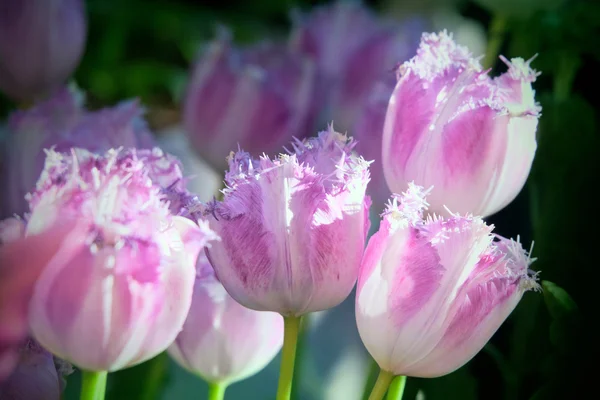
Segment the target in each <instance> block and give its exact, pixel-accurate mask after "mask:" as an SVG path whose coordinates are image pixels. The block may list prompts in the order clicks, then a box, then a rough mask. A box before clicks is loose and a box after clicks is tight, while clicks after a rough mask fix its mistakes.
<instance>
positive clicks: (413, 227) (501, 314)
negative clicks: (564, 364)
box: [356, 183, 539, 378]
mask: <svg viewBox="0 0 600 400" xmlns="http://www.w3.org/2000/svg"><path fill="white" fill-rule="evenodd" d="M425 195H426V193H425V192H424V191H423V188H421V187H419V186H416V185H414V184H412V183H410V184H409V188H408V191H407V192H406V193H404V195H402V196H397V195H394V196H392V200H391V201H390V202H389V204H388V206H387V209H386V211H385V212H384V214H383V218H382V221H381V226H380V229H379V231H378V232H377V233H376V234H375V235H373V236H372V237H371V239H370V240H369V244H368V246H367V249H366V251H365V255H364V258H363V261H362V265H361V270H360V275H359V278H358V286H357V295H356V322H357V324H358V331H359V333H360V337H361V339H362V341H363V343H364V344H365V346H366V348H367V350H368V351H369V353H370V354H371V356H373V358H374V359H375V361H377V363H378V364H379V366H380V367H381V369H382V370H385V371H388V372H391V373H392V374H394V375H408V376H416V377H425V378H431V377H436V376H441V375H445V374H449V373H450V372H452V371H454V370H456V369H457V368H459V367H461V366H462V365H464V364H465V363H466V362H467V361H469V360H470V359H471V358H472V357H473V356H474V355H475V354H477V352H479V351H480V350H481V349H482V348H483V346H484V345H485V343H486V342H487V341H488V340H489V339H490V337H491V336H492V335H493V334H494V332H495V331H496V330H497V329H498V328H499V327H500V325H501V324H502V322H504V320H505V319H506V318H507V317H508V315H509V314H510V313H511V312H512V310H513V309H514V308H515V307H516V305H517V304H518V302H519V300H520V299H521V297H522V295H523V293H524V292H525V291H527V290H530V289H538V288H539V285H538V284H537V282H536V279H537V278H536V276H535V275H534V276H530V272H529V271H530V270H529V269H528V266H529V264H530V263H531V259H530V258H529V256H528V254H527V253H526V252H525V251H524V250H523V248H522V247H521V244H520V243H518V242H514V241H512V240H508V239H505V238H502V237H499V236H496V237H494V236H493V235H492V234H491V231H492V229H493V227H492V226H488V225H486V224H485V222H484V221H483V220H482V219H481V218H479V217H472V216H465V217H463V216H459V215H455V214H452V216H451V217H449V218H445V219H444V218H439V217H432V218H428V219H426V220H424V219H423V211H424V209H425V208H426V206H427V203H426V202H425Z"/></svg>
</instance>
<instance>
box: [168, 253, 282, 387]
mask: <svg viewBox="0 0 600 400" xmlns="http://www.w3.org/2000/svg"><path fill="white" fill-rule="evenodd" d="M196 268H197V270H196V282H195V284H194V296H193V298H192V306H191V308H190V312H189V314H188V316H187V319H186V321H185V324H184V325H183V330H182V331H181V332H180V333H179V335H178V336H177V339H175V342H174V343H173V344H172V345H171V347H169V354H170V355H171V356H172V357H173V358H174V359H175V360H176V361H177V362H178V363H179V364H181V365H182V366H183V367H184V368H186V369H188V370H189V371H191V372H193V373H194V374H198V375H200V376H201V377H202V378H204V379H205V380H207V381H208V382H220V383H231V382H235V381H239V380H242V379H245V378H247V377H249V376H251V375H254V374H255V373H257V372H259V371H260V370H262V369H263V368H264V367H265V366H266V365H267V364H268V363H269V362H270V361H271V360H272V359H273V357H275V355H276V354H277V353H278V352H279V350H280V349H281V346H282V345H283V318H282V317H281V315H279V314H276V313H272V312H264V311H254V310H250V309H248V308H246V307H244V306H242V305H240V304H239V303H237V302H236V301H235V300H233V298H231V296H229V295H228V294H227V292H226V291H225V288H223V285H221V283H220V282H219V281H218V280H217V278H216V277H215V274H214V271H213V268H212V267H211V265H210V264H209V262H208V260H207V259H206V256H205V255H204V254H203V253H202V254H201V255H200V257H198V264H197V266H196Z"/></svg>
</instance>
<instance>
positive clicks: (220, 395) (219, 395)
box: [208, 382, 227, 400]
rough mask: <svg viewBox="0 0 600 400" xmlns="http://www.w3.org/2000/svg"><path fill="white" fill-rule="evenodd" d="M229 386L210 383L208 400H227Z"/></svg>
mask: <svg viewBox="0 0 600 400" xmlns="http://www.w3.org/2000/svg"><path fill="white" fill-rule="evenodd" d="M225 389H227V384H226V383H224V382H209V383H208V400H223V399H224V398H225Z"/></svg>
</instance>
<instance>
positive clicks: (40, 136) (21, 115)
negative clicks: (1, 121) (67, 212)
mask: <svg viewBox="0 0 600 400" xmlns="http://www.w3.org/2000/svg"><path fill="white" fill-rule="evenodd" d="M83 100H84V99H83V93H81V92H78V91H77V90H76V89H74V88H69V89H67V88H64V89H62V90H60V91H58V92H57V93H56V94H55V95H54V96H53V97H52V98H51V99H49V100H47V101H44V102H41V103H39V104H37V105H35V106H34V107H33V108H31V109H29V110H26V111H17V112H15V113H13V114H12V115H11V116H10V117H9V121H8V127H7V140H6V142H5V143H4V149H3V153H4V160H5V163H4V169H3V171H2V172H3V174H2V188H3V190H2V197H3V202H2V203H3V207H4V210H3V212H2V214H3V215H6V216H10V215H12V214H17V215H23V213H24V212H25V211H26V210H27V202H26V201H25V195H26V194H27V193H29V192H30V191H32V190H33V189H34V188H35V183H36V181H37V179H38V177H39V175H40V173H41V172H42V169H43V166H44V159H45V154H44V149H48V148H51V147H54V148H55V149H56V150H59V151H66V150H68V149H70V148H71V147H81V148H85V149H88V150H90V151H95V152H104V151H106V150H108V149H110V148H113V147H119V146H123V147H137V148H151V147H152V146H153V140H152V136H151V134H150V132H149V131H148V129H147V127H146V124H145V122H144V121H143V119H142V113H143V110H142V109H141V108H140V107H139V105H138V103H137V102H135V101H127V102H123V103H120V104H118V105H116V106H115V107H113V108H107V109H102V110H99V111H94V112H90V111H87V110H86V109H85V108H84V107H83Z"/></svg>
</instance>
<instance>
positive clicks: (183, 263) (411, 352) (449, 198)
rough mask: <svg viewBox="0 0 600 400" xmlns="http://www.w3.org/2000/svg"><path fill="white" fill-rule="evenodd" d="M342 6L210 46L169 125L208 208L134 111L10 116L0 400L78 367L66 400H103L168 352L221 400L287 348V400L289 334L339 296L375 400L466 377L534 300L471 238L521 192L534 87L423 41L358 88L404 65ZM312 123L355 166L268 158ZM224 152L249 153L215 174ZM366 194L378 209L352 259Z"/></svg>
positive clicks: (522, 255)
mask: <svg viewBox="0 0 600 400" xmlns="http://www.w3.org/2000/svg"><path fill="white" fill-rule="evenodd" d="M345 4H346V3H337V4H335V5H333V6H330V7H328V8H323V9H319V10H317V11H316V12H315V13H313V14H312V15H310V16H308V17H302V18H299V19H298V21H297V24H298V26H297V29H296V31H295V34H294V35H293V40H292V44H293V46H291V47H290V48H286V49H283V48H281V47H279V45H277V44H273V45H272V44H268V45H264V44H263V45H261V46H258V47H256V48H252V49H250V50H244V51H241V50H240V51H233V50H231V46H232V45H231V43H230V39H229V36H228V34H227V33H224V32H221V33H220V34H219V37H218V39H217V40H216V41H215V42H214V43H213V44H212V45H210V46H209V47H208V48H207V49H206V51H205V52H204V53H203V54H202V56H201V58H200V60H199V62H198V64H197V65H196V66H195V69H194V73H193V77H192V79H191V81H190V88H189V90H188V96H187V100H186V104H185V110H184V111H185V112H184V118H185V122H186V125H187V126H188V133H189V137H190V139H191V142H192V143H193V144H194V146H195V147H196V148H198V149H199V151H200V154H201V155H202V156H203V157H204V158H205V159H206V160H208V161H209V162H210V163H212V164H213V165H214V166H215V167H217V168H219V167H220V166H221V164H222V163H221V160H225V159H226V160H227V163H228V168H227V171H226V172H225V174H224V181H225V188H224V189H223V190H222V197H221V199H220V200H218V201H217V200H213V201H211V202H207V203H204V202H201V201H200V200H199V199H198V198H197V196H195V195H194V194H193V193H190V192H189V191H188V190H187V189H186V183H187V179H186V177H185V176H184V174H183V171H182V166H181V163H180V161H179V160H177V159H176V158H175V157H173V156H171V155H169V154H166V153H165V152H164V151H163V150H161V149H160V148H159V147H157V146H156V145H155V143H154V139H153V137H152V135H151V133H150V132H149V130H148V127H147V126H146V124H145V123H144V122H143V119H142V110H141V109H140V107H139V106H138V104H137V103H136V102H125V103H122V104H119V105H117V106H115V107H113V108H110V109H104V110H99V111H90V110H87V109H86V108H85V107H84V104H83V103H84V101H83V96H82V94H81V93H80V92H79V91H78V90H77V89H75V88H73V87H70V88H63V89H59V90H58V91H55V92H54V93H55V94H54V95H53V96H52V97H51V98H50V99H48V100H45V101H41V102H38V103H36V104H35V105H34V106H33V107H32V108H30V109H28V110H24V111H18V112H15V113H14V114H13V115H11V117H10V119H9V121H8V124H7V131H8V138H7V141H6V146H5V149H6V150H7V151H6V152H5V155H6V157H5V158H4V163H3V169H2V178H3V188H5V189H4V190H3V193H2V194H3V199H2V200H3V203H2V205H3V213H4V215H5V216H8V215H14V214H17V215H18V216H15V217H10V218H8V219H6V220H4V221H3V222H2V223H1V224H0V261H1V264H2V265H1V268H0V322H1V325H0V395H2V396H7V398H23V399H49V400H54V399H59V398H60V395H61V391H62V387H63V386H64V383H63V381H62V379H63V375H65V374H67V373H68V372H69V371H71V367H70V364H73V365H74V366H75V367H77V368H80V369H81V370H82V371H84V372H83V384H82V398H93V399H101V398H103V396H104V390H105V389H104V387H105V384H106V376H107V373H108V372H113V371H117V370H120V369H123V368H126V367H129V366H132V365H136V364H139V363H141V362H143V361H145V360H148V359H150V358H152V357H154V356H156V355H157V354H159V353H161V352H163V351H165V350H167V351H168V353H169V354H170V355H171V356H172V357H173V359H174V360H176V362H178V363H179V364H180V365H182V366H183V367H184V368H186V369H188V370H189V371H191V372H193V373H195V374H197V375H199V376H201V377H202V378H204V379H205V380H206V381H208V382H209V383H210V391H211V396H212V397H211V398H213V399H218V398H222V396H223V393H224V391H225V388H226V386H227V385H228V384H230V383H232V382H235V381H239V380H241V379H244V378H246V377H248V376H250V375H253V374H254V373H256V372H258V371H259V370H261V369H262V368H263V367H264V366H266V365H267V364H268V363H269V362H270V361H271V360H272V359H273V358H274V357H275V355H276V354H277V353H279V351H280V350H281V349H282V347H283V356H282V361H281V373H280V379H279V387H278V390H277V399H278V400H284V399H289V398H290V393H291V387H292V377H293V370H294V360H295V353H296V341H297V337H298V333H299V324H300V321H301V319H302V317H303V316H305V315H306V314H309V313H312V312H316V311H321V310H326V309H329V308H332V307H335V306H337V305H339V304H340V303H341V302H342V301H343V300H344V299H346V298H347V297H348V296H349V295H350V292H351V291H352V289H353V288H354V287H355V285H356V303H355V306H356V308H355V310H356V322H357V326H358V331H359V333H360V337H361V339H362V341H363V343H364V345H365V347H366V348H367V350H368V352H369V353H370V355H371V356H372V357H373V359H374V360H375V361H376V362H377V364H378V365H379V367H380V368H381V373H380V375H379V378H378V380H377V382H376V384H375V385H374V387H373V390H372V393H371V399H372V400H377V399H381V398H382V397H383V395H384V394H385V392H386V391H387V389H388V386H389V385H390V382H391V381H392V379H393V378H394V377H400V378H398V379H404V377H405V376H414V377H437V376H441V375H445V374H448V373H450V372H452V371H454V370H456V369H457V368H459V367H461V366H462V365H464V364H465V363H466V362H468V361H469V360H470V359H471V358H472V357H473V356H474V355H475V354H476V353H477V352H479V351H480V350H481V349H482V348H483V346H484V345H485V343H486V342H487V341H488V340H489V339H490V337H491V336H492V335H493V334H494V332H495V331H496V330H497V329H498V328H499V326H500V325H501V324H502V323H503V321H504V320H505V319H506V318H507V317H508V315H509V314H510V313H511V312H512V310H513V309H514V308H515V307H516V305H517V304H518V302H519V300H520V299H521V297H522V295H523V294H524V292H525V291H527V290H531V289H534V290H535V289H537V288H538V284H537V282H536V280H537V278H536V274H535V273H533V272H532V271H531V270H530V269H529V264H530V263H531V259H530V257H529V255H528V253H527V252H526V251H525V250H524V249H523V248H522V246H521V244H520V243H519V242H518V241H513V240H509V239H505V238H503V237H500V236H497V235H494V234H493V233H492V229H493V227H492V226H490V225H488V224H486V223H485V222H484V221H483V219H482V218H483V217H486V216H489V215H491V214H492V213H495V212H497V211H498V210H500V209H502V208H503V207H505V206H506V205H507V204H509V203H510V202H511V201H512V200H513V199H514V198H515V197H516V195H517V194H518V192H519V191H520V190H521V188H522V187H523V185H524V183H525V180H526V179H527V176H528V174H529V170H530V167H531V164H532V161H533V157H534V153H535V149H536V140H535V132H536V127H537V122H538V118H539V115H540V108H539V106H538V105H537V104H536V102H535V100H534V92H533V90H532V86H531V84H532V82H533V81H534V80H535V78H536V76H537V73H536V72H535V71H533V70H532V69H531V68H530V66H529V62H525V61H524V60H522V59H513V60H511V61H508V60H506V59H503V61H504V62H505V63H506V64H507V66H508V71H507V72H506V73H504V74H502V75H500V76H499V77H497V78H493V79H492V78H490V77H489V76H488V73H487V71H485V70H483V69H482V67H481V66H480V64H479V62H478V61H477V60H476V59H475V58H473V57H472V55H471V54H470V53H469V51H468V50H467V49H466V48H465V47H462V46H460V45H458V44H456V43H455V42H454V40H453V39H452V37H451V36H450V35H449V34H447V33H446V32H441V33H439V34H423V35H422V37H421V42H420V44H419V46H418V49H417V50H416V56H414V57H413V58H411V59H410V60H408V61H406V62H404V63H402V64H401V65H400V66H399V67H398V68H397V80H395V82H393V83H390V82H388V80H389V79H388V78H389V77H388V76H387V75H385V73H379V72H377V71H378V68H379V67H380V66H381V65H382V64H385V63H386V62H387V61H386V60H392V59H395V60H396V61H397V60H403V59H405V58H404V57H407V56H405V55H398V54H395V53H393V52H391V50H390V49H391V48H394V49H397V48H398V46H397V45H398V43H397V40H399V39H398V38H399V37H405V36H402V35H399V34H398V33H399V32H398V31H397V30H394V29H392V27H391V26H388V25H383V24H379V23H376V22H375V21H374V17H373V16H372V15H371V14H369V13H366V12H365V11H364V9H362V8H361V7H357V6H356V5H351V6H348V5H345ZM332 13H333V14H334V15H335V18H337V19H336V25H335V29H340V30H341V31H344V28H345V29H346V30H350V31H352V33H354V34H356V36H360V38H358V37H356V38H354V37H347V38H346V40H347V41H348V42H349V43H350V44H351V46H348V47H346V48H345V49H346V50H347V52H346V53H343V54H342V57H344V61H342V62H341V61H340V59H338V58H337V57H338V56H336V57H335V58H332V57H333V55H334V54H339V52H333V51H332V49H330V48H328V46H330V45H331V43H328V42H327V41H323V40H322V38H323V37H329V36H330V35H329V34H331V33H332V32H329V31H328V32H326V33H324V32H322V31H323V30H331V29H333V28H332V27H331V26H330V25H331V24H330V21H331V20H330V18H332V16H331V14H332ZM346 25H347V26H346ZM340 26H341V28H340ZM357 26H358V27H360V29H358V28H356V27H357ZM352 27H353V28H352ZM336 33H337V34H338V35H341V34H342V33H341V32H336ZM332 42H335V38H334V39H332ZM400 47H402V48H403V49H406V48H407V46H400ZM73 54H74V56H75V58H77V57H78V52H77V51H75V52H74V53H73ZM300 54H304V55H305V56H306V55H307V54H308V55H312V58H311V57H308V56H306V57H304V56H303V57H300ZM365 56H368V60H369V62H368V68H362V65H363V64H362V60H361V58H362V57H365ZM353 60H355V61H353ZM75 63H76V62H73V61H72V62H71V63H65V64H64V65H67V66H69V65H72V64H75ZM358 65H360V66H361V68H358V69H357V66H358ZM259 66H260V67H259ZM68 68H71V67H68ZM66 75H68V73H67V74H66ZM66 75H65V76H66ZM380 75H381V76H380ZM18 84H19V82H16V83H15V82H13V85H12V86H10V87H11V89H13V88H15V87H17V86H18ZM0 87H3V88H6V87H9V86H7V85H0ZM13 91H14V92H19V93H24V92H23V91H22V90H17V89H14V90H13ZM358 92H360V93H358ZM367 92H369V93H370V95H369V94H368V93H367ZM368 97H370V101H365V100H364V99H365V98H368ZM341 103H344V105H343V106H341V105H340V104H341ZM321 109H330V110H335V111H332V112H333V115H337V116H338V117H339V119H340V121H341V122H340V124H341V125H342V126H348V127H349V129H350V130H352V129H356V136H357V137H358V138H359V139H361V140H362V141H364V142H365V145H364V146H363V147H361V146H360V143H357V142H356V141H354V140H353V139H352V138H349V137H348V136H347V135H345V134H340V133H338V132H336V131H335V130H334V128H333V125H330V126H329V127H328V129H326V130H324V131H322V132H320V133H318V135H317V136H314V137H308V138H305V139H295V140H292V141H291V144H290V145H289V147H288V149H287V150H286V151H285V152H283V153H281V154H279V155H276V156H269V155H268V153H269V151H270V150H272V149H275V148H280V146H282V145H283V144H285V143H287V142H289V141H290V138H291V137H292V136H298V137H302V136H305V134H303V132H304V133H305V132H307V131H308V130H310V129H312V125H313V123H314V120H315V119H316V118H318V114H319V112H321ZM358 111H360V112H358ZM336 113H339V114H336ZM357 115H358V118H356V116H357ZM336 124H337V120H336ZM234 143H241V146H240V147H242V148H244V149H245V150H246V151H249V152H246V151H244V150H241V149H238V151H237V152H231V153H229V156H228V157H225V156H226V155H227V153H228V152H229V151H230V150H231V149H232V148H235V146H234ZM363 148H364V151H363V150H362V149H363ZM263 150H265V151H266V152H267V153H266V154H264V153H263V155H262V156H260V157H257V154H258V153H259V152H260V151H263ZM360 154H363V155H364V156H365V157H366V158H363V156H361V155H360ZM372 160H375V161H372ZM373 162H374V163H375V164H373ZM373 165H376V166H377V167H376V168H373V169H372V170H371V171H370V168H371V167H372V166H373ZM371 179H373V181H374V182H376V183H377V184H376V185H375V187H374V189H372V188H371V185H370V184H369V182H370V181H371ZM388 187H389V190H390V191H391V192H393V193H396V194H393V195H391V198H390V199H389V200H388V202H387V205H385V206H384V201H383V200H381V198H382V197H383V196H384V195H385V194H384V193H385V191H386V190H388V189H387V188H388ZM369 194H371V195H372V196H373V198H374V199H375V203H376V204H375V205H374V207H375V208H377V207H379V208H378V209H383V212H382V214H381V219H380V220H379V221H378V223H379V229H378V231H377V232H376V233H375V234H374V235H373V236H371V237H370V238H368V232H369V229H370V220H369V210H370V208H371V198H370V196H369ZM32 360H34V361H32ZM32 365H35V368H33V367H32ZM30 382H36V384H30ZM11 396H13V397H11ZM19 396H20V397H19ZM3 398H4V397H3Z"/></svg>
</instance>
